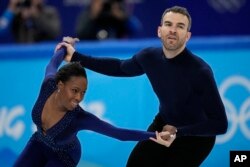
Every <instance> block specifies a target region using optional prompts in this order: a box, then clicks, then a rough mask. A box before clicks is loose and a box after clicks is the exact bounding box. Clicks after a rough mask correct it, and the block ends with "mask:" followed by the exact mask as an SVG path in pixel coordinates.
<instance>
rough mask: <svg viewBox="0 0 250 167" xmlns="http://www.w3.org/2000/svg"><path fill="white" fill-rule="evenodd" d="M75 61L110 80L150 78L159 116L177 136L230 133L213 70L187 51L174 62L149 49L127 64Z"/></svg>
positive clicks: (94, 59)
mask: <svg viewBox="0 0 250 167" xmlns="http://www.w3.org/2000/svg"><path fill="white" fill-rule="evenodd" d="M71 61H80V63H81V64H82V66H84V67H85V68H88V69H90V70H93V71H95V72H98V73H102V74H106V75H110V76H119V77H132V76H138V75H142V74H146V76H147V77H148V79H149V81H150V83H151V85H152V88H153V90H154V92H155V93H156V95H157V97H158V99H159V115H160V116H161V118H162V119H163V121H164V123H165V124H170V125H173V126H176V127H177V129H178V133H177V136H214V135H217V134H223V133H225V132H226V130H227V126H228V122H227V117H226V112H225V108H224V105H223V103H222V100H221V97H220V95H219V92H218V89H217V86H216V82H215V79H214V75H213V72H212V69H211V68H210V66H209V65H208V64H207V63H206V62H205V61H204V60H202V59H201V58H200V57H198V56H196V55H194V54H193V53H191V52H190V51H189V50H188V49H187V48H185V49H184V50H183V51H182V52H181V53H180V54H179V55H177V56H176V57H174V58H171V59H168V58H166V57H165V55H164V53H163V50H162V48H160V47H158V48H155V47H149V48H145V49H143V50H141V51H140V52H138V53H137V54H135V55H134V56H132V57H131V58H128V59H124V60H121V59H118V58H111V57H94V56H89V55H83V54H80V53H78V52H74V54H73V57H72V59H71Z"/></svg>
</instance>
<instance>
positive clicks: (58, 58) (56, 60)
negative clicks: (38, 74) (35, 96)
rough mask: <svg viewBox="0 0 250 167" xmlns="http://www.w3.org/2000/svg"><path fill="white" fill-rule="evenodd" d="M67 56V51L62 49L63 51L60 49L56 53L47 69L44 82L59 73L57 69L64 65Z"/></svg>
mask: <svg viewBox="0 0 250 167" xmlns="http://www.w3.org/2000/svg"><path fill="white" fill-rule="evenodd" d="M65 54H66V49H65V48H61V49H59V50H58V51H56V52H55V53H54V55H53V56H52V58H51V59H50V62H49V64H48V65H47V67H46V72H45V79H44V80H47V79H48V78H50V77H54V76H55V74H56V72H57V68H58V67H59V66H60V64H61V63H62V61H63V59H64V56H65Z"/></svg>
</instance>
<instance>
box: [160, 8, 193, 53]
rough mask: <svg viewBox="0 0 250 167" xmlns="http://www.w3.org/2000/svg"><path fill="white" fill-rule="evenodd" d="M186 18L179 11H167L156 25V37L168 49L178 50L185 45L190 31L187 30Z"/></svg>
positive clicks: (187, 22)
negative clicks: (160, 22) (159, 23)
mask: <svg viewBox="0 0 250 167" xmlns="http://www.w3.org/2000/svg"><path fill="white" fill-rule="evenodd" d="M188 24H189V21H188V18H187V17H186V16H185V15H182V14H180V13H173V12H168V13H166V14H165V16H164V17H163V20H162V25H161V26H159V27H158V37H159V38H161V40H162V43H163V46H164V48H165V49H166V50H168V51H178V50H181V49H183V48H184V47H185V46H186V42H187V41H188V40H189V38H190V36H191V33H190V32H189V31H188Z"/></svg>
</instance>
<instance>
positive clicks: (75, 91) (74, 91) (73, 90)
mask: <svg viewBox="0 0 250 167" xmlns="http://www.w3.org/2000/svg"><path fill="white" fill-rule="evenodd" d="M72 92H73V93H74V94H77V93H81V95H84V94H85V91H83V92H80V90H78V89H72Z"/></svg>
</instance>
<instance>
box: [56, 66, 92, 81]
mask: <svg viewBox="0 0 250 167" xmlns="http://www.w3.org/2000/svg"><path fill="white" fill-rule="evenodd" d="M73 76H75V77H79V76H82V77H84V78H86V79H87V74H86V71H85V69H84V68H83V67H82V66H81V64H80V63H79V62H70V63H68V64H65V65H63V66H62V67H61V68H60V69H59V70H58V72H57V73H56V77H55V80H56V83H58V82H59V81H62V82H63V83H65V82H67V81H68V80H70V78H71V77H73Z"/></svg>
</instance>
